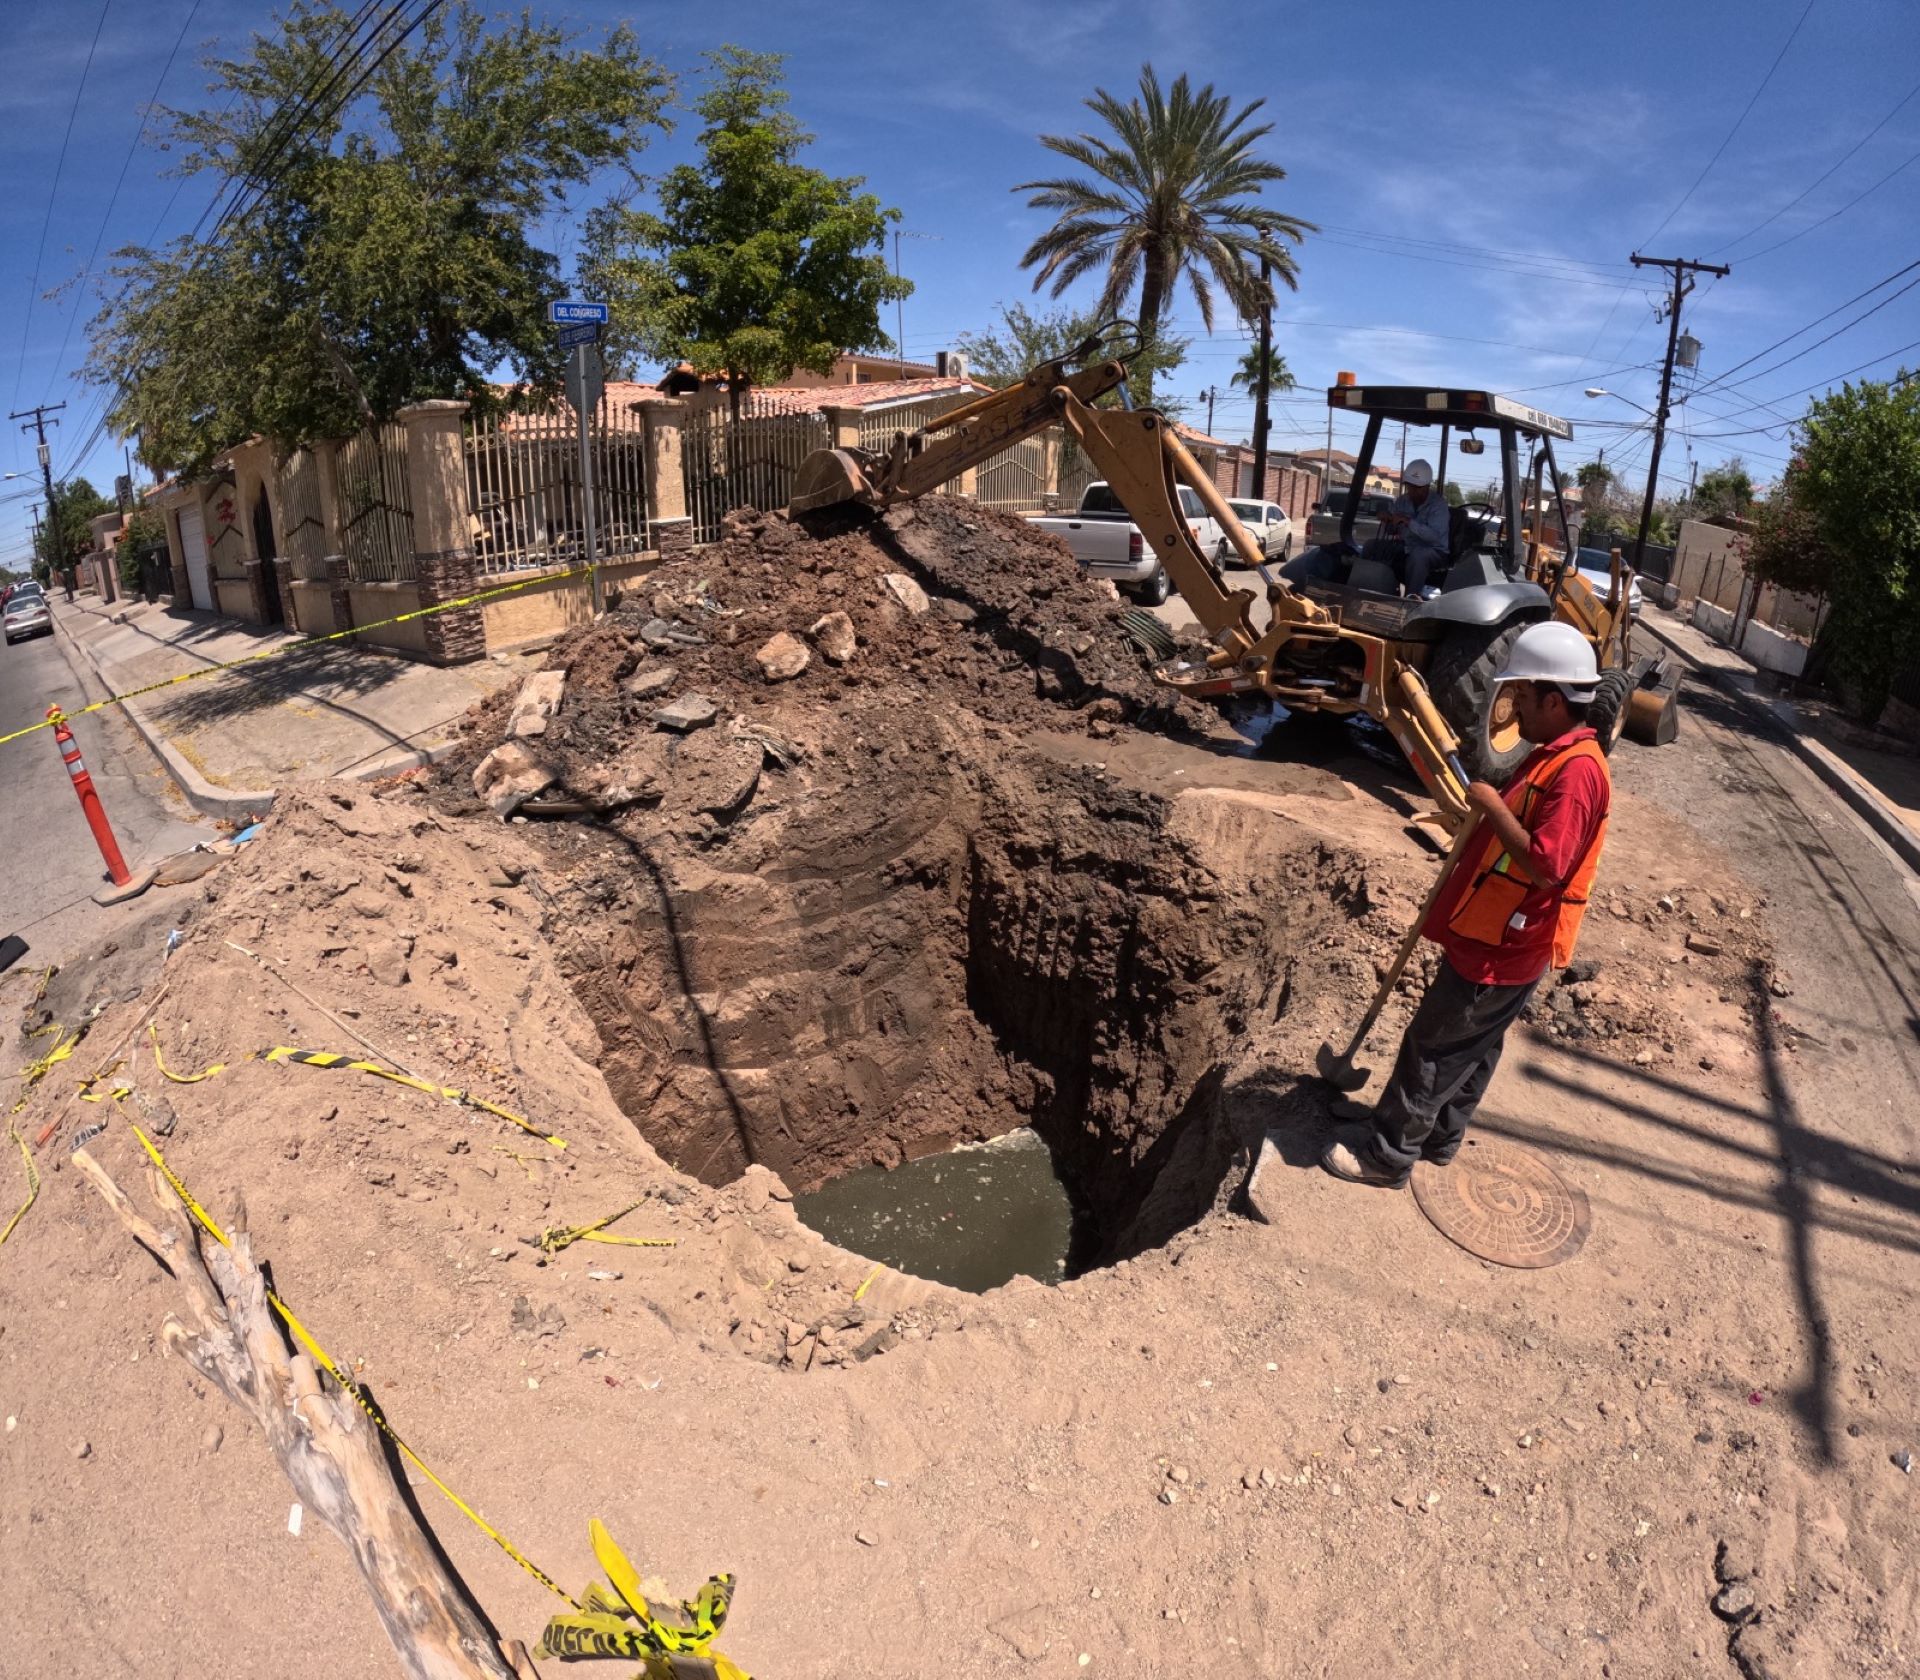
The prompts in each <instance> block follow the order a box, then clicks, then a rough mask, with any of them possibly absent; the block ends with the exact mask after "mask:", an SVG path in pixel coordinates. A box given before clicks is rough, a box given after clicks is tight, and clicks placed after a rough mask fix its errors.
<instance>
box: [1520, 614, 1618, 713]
mask: <svg viewBox="0 0 1920 1680" xmlns="http://www.w3.org/2000/svg"><path fill="white" fill-rule="evenodd" d="M1493 680H1494V681H1495V682H1497V683H1504V682H1544V683H1552V684H1553V685H1554V687H1556V688H1557V689H1559V690H1560V691H1561V693H1563V694H1565V695H1566V697H1567V698H1568V699H1569V700H1570V701H1573V702H1575V703H1576V704H1585V703H1586V702H1587V701H1589V700H1591V699H1592V698H1593V691H1594V687H1595V685H1596V684H1597V683H1598V682H1599V681H1600V667H1599V665H1598V663H1596V661H1595V660H1594V657H1593V646H1592V644H1591V643H1590V642H1589V641H1588V640H1587V638H1586V637H1585V636H1583V635H1581V634H1580V632H1579V631H1578V630H1576V629H1574V627H1573V626H1572V625H1571V624H1529V625H1528V626H1527V627H1526V629H1524V630H1522V631H1521V632H1520V634H1519V635H1518V636H1516V637H1515V638H1514V642H1513V651H1512V652H1510V653H1509V654H1508V655H1507V662H1506V664H1505V665H1504V666H1503V667H1502V668H1501V671H1500V674H1499V675H1498V676H1496V677H1495V678H1494V679H1493Z"/></svg>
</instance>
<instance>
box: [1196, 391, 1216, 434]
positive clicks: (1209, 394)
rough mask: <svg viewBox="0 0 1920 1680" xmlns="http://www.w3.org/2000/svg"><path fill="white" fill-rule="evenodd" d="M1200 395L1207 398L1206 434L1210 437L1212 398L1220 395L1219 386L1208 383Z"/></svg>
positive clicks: (1211, 431) (1211, 432)
mask: <svg viewBox="0 0 1920 1680" xmlns="http://www.w3.org/2000/svg"><path fill="white" fill-rule="evenodd" d="M1200 395H1201V396H1203V397H1205V398H1206V399H1207V436H1208V437H1212V436H1213V399H1214V398H1215V397H1217V396H1219V395H1220V387H1219V386H1218V385H1209V386H1208V387H1207V388H1206V389H1205V390H1204V391H1202V392H1201V393H1200Z"/></svg>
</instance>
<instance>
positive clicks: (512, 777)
mask: <svg viewBox="0 0 1920 1680" xmlns="http://www.w3.org/2000/svg"><path fill="white" fill-rule="evenodd" d="M553 780H554V775H553V772H552V771H551V770H549V769H548V768H547V767H546V766H545V765H544V764H542V763H541V762H540V761H539V760H538V759H537V758H535V757H534V756H533V754H532V753H530V752H528V751H527V749H526V748H525V747H523V746H521V745H520V743H519V742H518V741H503V742H502V743H501V744H500V745H499V746H497V747H495V748H494V749H493V751H492V752H490V753H488V754H487V756H486V757H485V758H483V759H481V760H480V762H479V763H478V764H476V765H475V766H474V767H473V791H474V792H475V794H477V795H478V796H479V797H480V798H481V799H484V800H485V801H486V802H487V806H488V808H489V809H490V810H491V811H492V812H493V814H494V815H495V816H496V817H510V816H512V815H513V813H514V812H515V811H517V810H519V809H520V807H521V806H522V805H524V804H525V803H526V802H527V801H528V800H529V799H531V798H532V797H533V796H534V795H535V794H536V793H538V792H540V791H541V789H543V788H546V787H550V786H552V785H553Z"/></svg>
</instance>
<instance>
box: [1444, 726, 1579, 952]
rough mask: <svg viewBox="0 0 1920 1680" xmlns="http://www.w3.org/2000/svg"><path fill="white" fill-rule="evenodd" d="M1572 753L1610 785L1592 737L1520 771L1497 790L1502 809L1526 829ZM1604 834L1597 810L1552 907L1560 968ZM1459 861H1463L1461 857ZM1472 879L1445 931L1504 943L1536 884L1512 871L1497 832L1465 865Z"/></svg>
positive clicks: (1569, 947)
mask: <svg viewBox="0 0 1920 1680" xmlns="http://www.w3.org/2000/svg"><path fill="white" fill-rule="evenodd" d="M1575 758H1590V759H1592V760H1593V762H1594V763H1595V764H1597V765H1599V766H1600V774H1601V775H1602V776H1603V777H1605V778H1606V781H1607V786H1608V788H1609V789H1611V788H1612V786H1613V778H1612V777H1611V776H1609V775H1608V773H1607V755H1606V754H1605V753H1604V752H1602V751H1601V750H1600V743H1599V742H1598V741H1595V740H1591V739H1589V740H1585V741H1575V742H1574V743H1573V745H1572V746H1570V747H1568V748H1566V749H1565V750H1564V751H1561V752H1558V753H1555V754H1554V756H1553V757H1552V758H1548V759H1543V760H1542V761H1541V762H1540V763H1538V764H1536V765H1534V766H1533V767H1532V768H1531V769H1530V770H1528V771H1527V772H1526V774H1524V775H1523V776H1521V777H1519V778H1518V779H1517V780H1516V781H1514V782H1513V783H1512V784H1511V785H1510V786H1509V787H1508V788H1507V789H1506V791H1505V793H1504V794H1503V795H1502V797H1503V798H1505V800H1506V802H1507V808H1508V809H1509V810H1510V811H1512V812H1513V814H1514V816H1515V817H1516V818H1518V819H1519V822H1520V825H1521V826H1522V827H1523V828H1525V827H1527V826H1528V824H1529V819H1530V818H1531V817H1532V815H1533V811H1534V807H1535V806H1536V805H1537V804H1538V803H1539V801H1540V795H1541V794H1542V793H1543V792H1544V791H1545V790H1546V788H1547V787H1548V785H1549V784H1550V783H1551V782H1552V781H1553V779H1554V777H1556V776H1557V775H1559V774H1560V772H1561V770H1563V769H1564V768H1565V767H1566V766H1567V765H1568V764H1569V763H1570V762H1572V760H1574V759H1575ZM1606 838H1607V818H1606V815H1605V814H1604V813H1602V815H1601V818H1600V825H1599V827H1598V828H1596V829H1595V830H1594V831H1593V839H1592V841H1591V842H1589V844H1588V846H1587V849H1586V852H1585V853H1584V854H1583V855H1582V856H1581V859H1580V861H1579V863H1578V864H1577V865H1576V866H1575V867H1574V871H1573V874H1572V876H1571V878H1570V879H1569V880H1568V882H1567V884H1566V887H1565V889H1564V890H1563V891H1562V892H1561V894H1560V901H1559V903H1558V905H1557V906H1556V907H1555V915H1554V925H1553V966H1554V967H1555V968H1565V967H1566V966H1567V964H1568V963H1569V962H1571V961H1572V960H1573V945H1574V941H1575V940H1576V939H1577V938H1578V937H1579V934H1580V920H1581V918H1582V917H1583V916H1585V915H1586V913H1587V897H1588V892H1589V889H1590V888H1591V887H1592V885H1593V877H1594V875H1595V874H1596V873H1597V872H1598V870H1599V868H1600V848H1601V846H1602V845H1603V844H1604V843H1605V841H1606ZM1463 861H1464V860H1463ZM1469 872H1470V874H1471V877H1472V882H1473V884H1472V885H1471V886H1470V887H1468V888H1467V890H1466V892H1465V894H1464V895H1463V896H1462V897H1461V899H1460V902H1459V903H1458V904H1457V905H1455V906H1454V911H1453V914H1452V915H1451V916H1450V917H1449V918H1448V919H1447V928H1448V931H1449V932H1452V933H1457V934H1459V935H1460V937H1461V938H1463V939H1471V940H1474V941H1476V942H1477V943H1479V944H1481V945H1499V944H1502V943H1504V942H1505V940H1506V936H1507V929H1508V925H1509V924H1510V923H1511V921H1512V919H1513V916H1514V914H1515V913H1516V912H1517V911H1518V910H1519V908H1520V906H1521V904H1522V903H1524V902H1525V900H1526V898H1527V895H1528V894H1529V893H1531V892H1533V891H1535V890H1536V888H1535V884H1534V883H1533V882H1531V881H1529V880H1527V879H1526V878H1525V877H1524V876H1522V875H1520V874H1518V873H1516V872H1515V870H1514V865H1513V857H1512V854H1511V853H1509V852H1508V851H1507V850H1506V849H1505V848H1504V847H1502V846H1501V844H1500V838H1499V836H1498V835H1496V834H1492V833H1489V834H1488V835H1487V837H1486V842H1485V844H1484V845H1482V846H1481V848H1480V850H1479V853H1478V855H1477V856H1476V857H1475V858H1474V861H1473V863H1472V864H1471V865H1470V866H1469Z"/></svg>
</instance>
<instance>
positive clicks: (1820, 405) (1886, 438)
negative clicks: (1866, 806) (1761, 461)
mask: <svg viewBox="0 0 1920 1680" xmlns="http://www.w3.org/2000/svg"><path fill="white" fill-rule="evenodd" d="M1803 424H1804V426H1805V433H1806V438H1805V443H1804V444H1803V446H1802V449H1801V453H1800V457H1799V466H1800V469H1801V470H1800V471H1799V472H1797V473H1795V474H1794V475H1793V492H1794V498H1795V502H1796V504H1804V506H1805V508H1806V511H1807V512H1808V513H1809V514H1811V515H1812V518H1813V521H1814V525H1815V528H1816V530H1817V532H1818V536H1819V540H1820V543H1821V545H1822V547H1823V548H1824V550H1825V551H1826V553H1827V555H1828V557H1829V561H1830V567H1829V576H1830V587H1829V589H1828V598H1829V602H1830V605H1829V607H1828V612H1827V620H1826V623H1825V625H1824V626H1823V628H1822V631H1821V643H1822V651H1823V653H1824V655H1825V657H1826V660H1827V669H1828V670H1829V672H1830V673H1831V675H1832V677H1833V680H1834V681H1835V683H1836V684H1837V685H1838V687H1839V688H1840V691H1841V692H1842V694H1843V695H1844V696H1845V697H1846V699H1847V701H1848V703H1849V704H1850V705H1852V706H1853V707H1855V708H1856V709H1857V710H1858V711H1859V712H1860V713H1861V715H1862V716H1865V717H1869V718H1871V717H1876V716H1878V714H1879V712H1880V708H1881V707H1882V706H1883V705H1884V704H1885V703H1886V698H1887V689H1888V685H1889V683H1890V682H1891V679H1892V677H1893V674H1894V672H1895V671H1896V670H1897V669H1898V668H1899V667H1900V664H1901V663H1902V662H1903V661H1907V660H1910V659H1911V658H1912V656H1913V652H1912V650H1913V648H1914V647H1915V645H1916V643H1917V642H1920V381H1915V380H1905V381H1896V382H1894V383H1893V384H1891V385H1886V384H1873V383H1868V384H1862V385H1846V386H1843V387H1842V388H1841V389H1840V390H1839V391H1837V392H1835V393H1833V394H1831V395H1829V396H1825V397H1822V398H1820V399H1819V400H1817V401H1816V402H1814V403H1813V404H1811V405H1810V406H1809V408H1808V410H1807V417H1806V420H1805V421H1804V422H1803Z"/></svg>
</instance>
